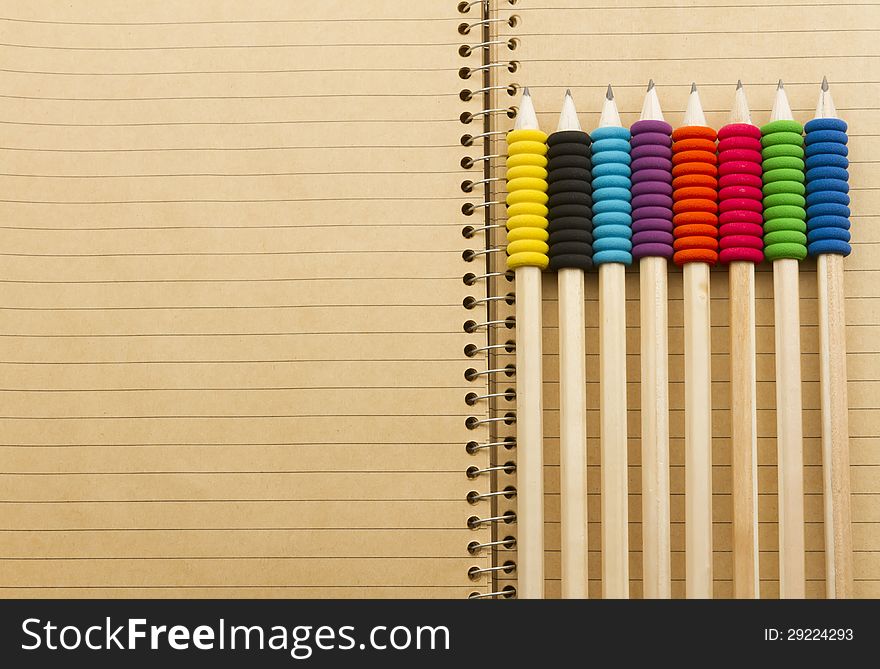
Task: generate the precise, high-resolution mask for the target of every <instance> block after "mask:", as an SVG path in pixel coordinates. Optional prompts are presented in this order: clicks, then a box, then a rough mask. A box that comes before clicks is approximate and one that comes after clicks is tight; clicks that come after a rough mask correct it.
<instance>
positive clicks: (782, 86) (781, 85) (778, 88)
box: [776, 79, 785, 91]
mask: <svg viewBox="0 0 880 669" xmlns="http://www.w3.org/2000/svg"><path fill="white" fill-rule="evenodd" d="M783 88H785V84H783V83H782V79H780V80H779V83H778V84H776V90H777V91H781V90H782V89H783Z"/></svg>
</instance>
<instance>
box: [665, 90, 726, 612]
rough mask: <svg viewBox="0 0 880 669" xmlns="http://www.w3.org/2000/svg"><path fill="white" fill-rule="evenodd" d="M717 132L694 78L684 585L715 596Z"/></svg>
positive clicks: (683, 227)
mask: <svg viewBox="0 0 880 669" xmlns="http://www.w3.org/2000/svg"><path fill="white" fill-rule="evenodd" d="M715 137H716V134H715V131H714V130H712V129H711V128H709V127H708V124H707V122H706V117H705V115H704V113H703V106H702V104H701V102H700V95H699V92H698V91H697V86H696V84H692V85H691V92H690V96H689V97H688V104H687V109H686V111H685V115H684V122H683V125H682V127H680V128H677V129H676V130H675V131H674V132H673V133H672V138H673V140H675V141H674V143H673V146H672V151H673V164H674V167H673V175H674V176H675V177H676V178H684V177H688V181H687V185H685V184H684V183H682V185H681V186H679V185H678V184H676V186H675V189H674V193H673V198H674V200H675V204H674V209H673V210H674V212H675V218H674V219H673V221H674V223H675V255H674V256H673V259H674V260H675V262H676V264H679V265H683V266H684V267H683V273H684V392H685V397H684V405H685V590H686V595H687V597H688V598H696V599H706V598H710V597H711V596H712V368H711V365H712V358H711V352H710V351H711V347H710V343H711V340H710V319H709V268H710V267H711V265H713V264H715V261H716V260H717V252H716V249H717V247H718V242H717V239H716V237H717V235H718V232H717V227H718V218H717V215H716V212H717V202H716V200H717V190H716V189H717V179H716V175H717V168H716V166H715V165H716V162H717V157H716V154H715V151H716V148H715ZM691 182H693V184H691ZM713 182H714V186H713V185H712V184H713ZM680 183H681V182H680Z"/></svg>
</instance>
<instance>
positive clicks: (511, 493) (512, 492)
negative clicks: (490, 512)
mask: <svg viewBox="0 0 880 669" xmlns="http://www.w3.org/2000/svg"><path fill="white" fill-rule="evenodd" d="M514 497H516V488H514V487H513V486H512V485H509V486H507V487H506V488H504V499H513V498H514Z"/></svg>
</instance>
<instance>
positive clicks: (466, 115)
mask: <svg viewBox="0 0 880 669" xmlns="http://www.w3.org/2000/svg"><path fill="white" fill-rule="evenodd" d="M458 120H460V121H461V122H462V123H464V124H465V125H467V124H468V123H470V122H471V121H473V120H474V115H473V114H471V113H470V112H462V113H461V116H459V117H458Z"/></svg>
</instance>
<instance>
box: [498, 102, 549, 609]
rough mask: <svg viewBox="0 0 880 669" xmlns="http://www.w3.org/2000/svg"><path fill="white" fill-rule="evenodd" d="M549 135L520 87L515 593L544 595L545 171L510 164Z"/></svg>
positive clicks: (529, 156) (531, 154) (513, 260)
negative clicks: (528, 172) (541, 174)
mask: <svg viewBox="0 0 880 669" xmlns="http://www.w3.org/2000/svg"><path fill="white" fill-rule="evenodd" d="M546 140H547V135H546V134H544V133H543V132H541V130H540V127H539V126H538V116H537V114H536V113H535V107H534V105H533V103H532V98H531V96H530V94H529V89H528V88H526V89H525V90H524V91H523V95H522V102H521V103H520V107H519V112H518V114H517V117H516V124H515V126H514V129H513V130H512V131H511V132H510V133H508V135H507V143H508V158H507V167H508V181H507V189H508V194H507V199H506V201H507V205H508V209H507V214H508V221H507V228H508V233H507V242H508V243H507V254H508V258H507V267H508V269H511V270H513V271H514V281H515V285H516V423H517V430H516V432H517V436H516V448H517V558H518V564H517V570H518V589H517V594H518V596H519V597H520V598H523V599H540V598H543V596H544V453H543V449H544V441H543V439H544V436H543V408H544V407H543V400H542V381H543V378H542V376H543V372H542V365H541V270H542V269H545V268H546V267H547V265H548V263H549V260H548V258H547V251H548V250H549V247H548V246H547V243H546V239H547V230H546V228H547V218H546V217H547V213H548V209H547V206H546V204H547V201H548V196H547V193H546V190H547V182H546V179H541V178H537V177H534V176H522V177H519V176H516V177H515V176H514V175H513V174H511V172H510V170H511V169H512V168H514V169H515V168H521V167H540V168H542V169H543V168H545V167H546V165H547V158H546V157H545V154H546V153H547V146H546V143H545V142H546Z"/></svg>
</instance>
